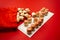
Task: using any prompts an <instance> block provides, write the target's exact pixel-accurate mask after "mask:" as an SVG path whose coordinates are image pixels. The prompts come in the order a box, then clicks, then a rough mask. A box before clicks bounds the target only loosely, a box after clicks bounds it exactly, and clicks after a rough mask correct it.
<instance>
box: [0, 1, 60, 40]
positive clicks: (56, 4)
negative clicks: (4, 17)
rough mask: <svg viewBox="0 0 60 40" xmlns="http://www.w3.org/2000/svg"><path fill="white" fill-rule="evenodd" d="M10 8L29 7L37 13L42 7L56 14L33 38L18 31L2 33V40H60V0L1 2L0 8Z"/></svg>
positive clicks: (0, 36)
mask: <svg viewBox="0 0 60 40" xmlns="http://www.w3.org/2000/svg"><path fill="white" fill-rule="evenodd" d="M10 7H12V8H14V7H16V8H18V7H24V8H27V7H28V8H30V9H31V11H37V10H39V9H41V8H42V7H46V8H48V9H49V10H50V11H51V12H53V13H54V16H53V17H52V18H51V19H50V20H49V21H48V22H47V23H46V24H45V25H43V27H42V28H41V29H39V31H37V32H36V33H35V34H34V35H33V36H32V37H31V38H29V37H27V36H26V35H24V34H23V33H22V32H20V31H19V30H17V31H11V32H0V40H60V25H59V24H60V18H59V17H60V1H59V0H0V8H10Z"/></svg>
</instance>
